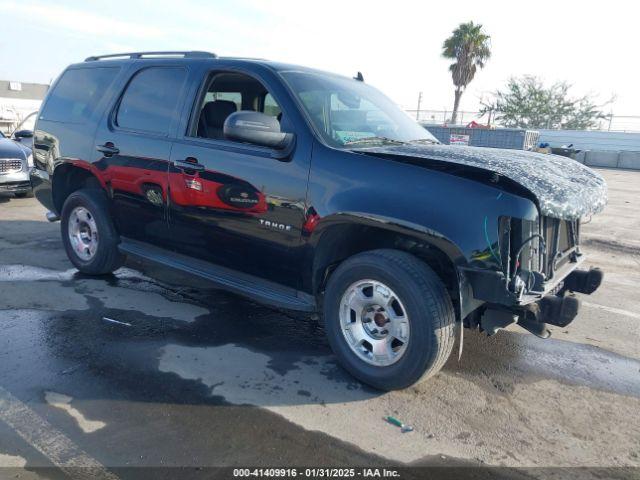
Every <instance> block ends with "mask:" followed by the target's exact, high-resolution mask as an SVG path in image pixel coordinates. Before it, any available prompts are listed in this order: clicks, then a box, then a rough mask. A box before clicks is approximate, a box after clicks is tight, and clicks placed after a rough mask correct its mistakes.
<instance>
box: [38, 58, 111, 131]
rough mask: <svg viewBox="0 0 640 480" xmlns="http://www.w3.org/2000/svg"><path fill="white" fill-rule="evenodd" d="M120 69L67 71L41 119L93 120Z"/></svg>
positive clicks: (63, 120) (72, 121)
mask: <svg viewBox="0 0 640 480" xmlns="http://www.w3.org/2000/svg"><path fill="white" fill-rule="evenodd" d="M118 70H119V68H118V67H104V68H102V67H100V68H77V69H73V70H67V71H66V72H64V73H63V74H62V77H60V79H59V80H58V82H57V83H56V85H55V87H54V89H53V91H52V92H51V93H50V95H49V98H48V99H47V103H46V104H45V106H44V108H43V109H42V114H41V118H43V119H44V120H53V121H57V122H70V123H82V122H85V121H86V120H88V119H89V117H91V114H92V113H93V111H94V110H95V108H96V105H98V102H99V101H100V100H101V99H102V97H103V96H104V94H105V92H106V91H107V89H108V88H109V86H110V85H111V82H113V79H114V78H115V76H116V74H117V73H118Z"/></svg>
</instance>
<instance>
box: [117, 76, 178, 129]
mask: <svg viewBox="0 0 640 480" xmlns="http://www.w3.org/2000/svg"><path fill="white" fill-rule="evenodd" d="M186 76H187V71H186V70H185V69H184V68H172V67H150V68H145V69H144V70H141V71H140V72H138V73H137V74H136V75H135V76H134V77H133V80H131V82H130V83H129V86H128V87H127V89H126V90H125V92H124V95H123V96H122V100H121V101H120V106H119V107H118V113H117V115H116V124H117V125H118V126H119V127H120V128H124V129H127V130H138V131H145V132H152V133H158V134H163V135H166V134H168V133H169V128H170V127H171V122H172V121H173V118H174V115H175V113H176V108H177V106H178V99H179V97H180V94H181V92H182V88H183V85H184V81H185V79H186Z"/></svg>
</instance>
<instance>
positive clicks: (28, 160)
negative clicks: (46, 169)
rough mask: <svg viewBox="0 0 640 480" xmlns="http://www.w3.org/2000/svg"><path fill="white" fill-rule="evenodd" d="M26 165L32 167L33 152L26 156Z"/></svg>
mask: <svg viewBox="0 0 640 480" xmlns="http://www.w3.org/2000/svg"><path fill="white" fill-rule="evenodd" d="M27 167H29V168H33V153H30V154H29V156H28V157H27Z"/></svg>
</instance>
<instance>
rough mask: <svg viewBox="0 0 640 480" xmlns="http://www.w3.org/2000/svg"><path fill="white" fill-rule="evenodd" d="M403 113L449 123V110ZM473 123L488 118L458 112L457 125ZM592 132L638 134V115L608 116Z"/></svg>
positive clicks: (418, 119)
mask: <svg viewBox="0 0 640 480" xmlns="http://www.w3.org/2000/svg"><path fill="white" fill-rule="evenodd" d="M405 111H406V112H407V113H408V114H409V115H410V116H412V117H413V118H415V119H416V120H417V121H418V122H421V123H432V124H435V125H445V124H448V123H450V122H451V110H422V109H420V110H415V109H413V110H412V109H407V108H405ZM472 121H475V122H477V123H480V124H486V123H487V121H488V116H487V115H484V116H481V115H480V113H479V112H473V111H466V110H460V111H458V121H457V122H456V123H457V124H458V125H467V124H469V123H471V122H472ZM491 124H492V125H495V126H498V127H499V126H501V125H500V122H499V121H498V122H496V121H494V120H493V119H492V121H491ZM593 130H599V131H610V132H640V115H610V116H609V117H608V118H606V119H602V120H600V122H599V123H598V127H597V128H594V129H593Z"/></svg>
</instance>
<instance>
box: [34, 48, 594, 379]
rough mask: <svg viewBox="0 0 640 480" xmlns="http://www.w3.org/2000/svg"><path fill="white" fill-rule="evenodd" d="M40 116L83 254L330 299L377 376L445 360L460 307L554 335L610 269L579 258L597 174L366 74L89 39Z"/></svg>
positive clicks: (359, 361)
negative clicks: (436, 132) (426, 107)
mask: <svg viewBox="0 0 640 480" xmlns="http://www.w3.org/2000/svg"><path fill="white" fill-rule="evenodd" d="M34 135H35V136H34V163H35V168H34V169H33V171H32V174H31V180H32V184H33V186H34V191H35V195H36V196H37V198H38V199H39V200H40V202H41V203H42V204H43V205H45V207H46V208H47V209H48V210H49V212H48V214H47V217H48V218H49V220H51V221H55V220H58V219H61V230H62V240H63V242H64V246H65V249H66V251H67V254H68V256H69V259H70V260H71V262H72V263H73V264H74V265H75V267H76V268H77V269H78V270H80V271H81V272H83V273H85V274H94V275H101V274H106V273H109V272H113V271H114V270H116V269H117V268H118V267H120V266H121V265H122V263H123V261H124V260H125V258H126V257H128V256H130V257H136V258H138V259H142V260H143V261H149V262H156V263H159V264H162V265H165V266H169V267H173V268H176V269H179V270H181V271H184V272H187V273H189V274H192V275H196V276H199V277H203V278H205V279H208V280H210V281H212V282H214V284H215V285H217V286H218V287H220V288H223V289H227V290H229V291H232V292H235V293H238V294H241V295H244V296H246V297H249V298H250V299H253V300H256V301H259V302H263V303H265V304H268V305H272V306H275V307H278V308H283V309H289V310H298V311H305V312H317V313H319V315H317V317H318V318H320V321H322V322H323V324H324V329H325V331H326V334H327V337H328V342H329V344H330V345H331V347H332V349H333V351H334V352H335V355H336V356H337V358H338V360H339V362H340V363H341V365H343V366H344V368H346V369H347V370H348V371H349V372H351V373H352V374H353V375H354V376H355V377H357V378H358V379H360V380H361V381H363V382H365V383H367V384H369V385H372V386H374V387H377V388H379V389H385V390H388V389H399V388H404V387H407V386H409V385H411V384H413V383H414V382H416V381H418V380H419V379H421V378H426V377H428V376H430V375H433V374H434V373H436V372H437V371H438V370H439V369H440V368H441V367H442V366H443V364H444V363H445V362H446V360H447V358H448V357H449V355H450V353H451V351H452V349H453V346H454V341H455V339H456V338H457V337H459V342H460V348H461V347H462V332H463V331H464V330H463V328H464V327H466V328H476V329H478V328H479V329H482V330H484V331H486V332H488V333H489V334H491V333H495V332H496V331H497V330H498V329H500V328H503V327H506V326H508V325H510V324H513V323H516V324H517V325H519V326H521V327H523V328H524V329H526V330H528V331H529V332H532V333H534V334H536V335H538V336H540V337H547V336H548V335H549V331H548V329H547V324H552V325H559V326H565V325H567V324H568V323H569V322H571V321H572V320H573V318H574V317H575V316H576V315H577V313H578V306H579V302H578V299H577V297H576V296H575V294H574V292H580V293H587V294H588V293H592V292H593V291H594V290H595V289H596V288H597V287H598V286H599V285H600V282H601V280H602V273H601V272H600V271H599V270H596V269H592V270H588V271H586V270H580V269H578V266H579V265H580V264H581V263H582V262H583V261H584V259H585V257H584V254H583V253H582V252H581V250H580V245H579V243H580V242H579V240H580V221H581V219H582V218H585V217H588V216H590V215H592V214H594V213H597V212H599V211H600V210H602V208H603V207H604V205H605V203H606V200H607V191H606V185H605V182H604V181H603V179H602V178H601V177H600V175H598V174H597V173H595V172H594V171H592V170H590V169H589V168H587V167H585V166H583V165H582V164H580V163H578V162H576V161H574V160H571V159H567V158H564V157H559V156H555V155H542V154H537V153H532V152H524V151H515V150H498V149H488V148H484V149H483V148H471V147H463V146H448V145H442V144H440V143H439V142H438V141H437V140H435V138H434V137H433V136H432V135H431V134H429V132H428V131H427V130H425V129H424V128H423V127H421V126H420V125H418V124H416V123H415V122H414V121H413V120H411V119H410V118H409V117H408V116H407V115H406V114H405V113H404V112H402V111H401V110H400V109H399V108H398V107H397V106H396V105H395V104H394V103H393V102H392V101H390V100H389V99H388V98H386V97H385V96H384V95H383V94H381V93H380V92H379V91H378V90H376V89H374V88H373V87H371V86H369V85H367V84H366V83H365V82H364V79H363V77H362V75H361V74H358V75H357V77H356V78H346V77H342V76H338V75H334V74H330V73H326V72H321V71H317V70H312V69H308V68H304V67H299V66H294V65H286V64H281V63H275V62H269V61H264V60H254V59H244V58H224V57H217V56H216V55H214V54H211V53H206V52H150V53H131V54H120V55H107V56H99V57H90V58H87V59H86V60H85V61H84V62H82V63H78V64H75V65H71V66H70V67H68V68H67V69H66V70H65V71H64V72H63V73H62V75H61V76H60V77H59V78H58V79H57V81H56V82H55V84H54V85H53V86H52V88H51V89H50V92H49V94H48V95H47V98H46V99H45V101H44V103H43V106H42V108H41V110H40V112H39V115H38V119H37V123H36V128H35V134H34ZM314 316H315V315H314Z"/></svg>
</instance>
